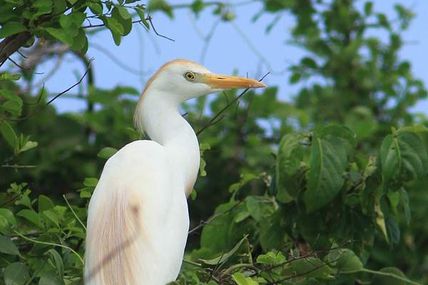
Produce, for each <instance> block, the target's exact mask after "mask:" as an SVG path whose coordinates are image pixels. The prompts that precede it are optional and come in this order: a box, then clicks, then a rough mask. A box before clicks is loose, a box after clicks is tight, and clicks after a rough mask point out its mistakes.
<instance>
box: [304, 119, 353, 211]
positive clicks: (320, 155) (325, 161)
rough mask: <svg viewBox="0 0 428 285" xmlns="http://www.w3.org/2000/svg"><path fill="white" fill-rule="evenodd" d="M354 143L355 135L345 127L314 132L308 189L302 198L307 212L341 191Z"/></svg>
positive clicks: (320, 206) (317, 207) (323, 204)
mask: <svg viewBox="0 0 428 285" xmlns="http://www.w3.org/2000/svg"><path fill="white" fill-rule="evenodd" d="M354 144H355V135H354V134H353V133H352V132H351V131H350V130H349V129H348V128H346V127H343V126H328V127H324V128H322V129H320V130H317V131H316V133H314V135H313V137H312V147H311V158H310V169H309V171H308V174H307V179H308V189H307V190H306V192H305V193H304V197H303V199H304V202H305V205H306V209H307V211H308V213H311V212H313V211H315V210H317V209H319V208H322V207H324V206H325V205H327V204H328V203H329V202H330V201H331V200H332V199H333V198H334V197H335V196H336V195H337V194H338V193H339V192H340V189H341V188H342V186H343V183H344V181H345V179H344V174H345V170H346V167H347V165H348V155H349V153H350V151H351V149H352V147H353V145H354Z"/></svg>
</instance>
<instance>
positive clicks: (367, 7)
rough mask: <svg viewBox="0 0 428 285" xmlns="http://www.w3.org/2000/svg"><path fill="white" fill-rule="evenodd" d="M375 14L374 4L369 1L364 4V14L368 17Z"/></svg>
mask: <svg viewBox="0 0 428 285" xmlns="http://www.w3.org/2000/svg"><path fill="white" fill-rule="evenodd" d="M372 12H373V2H371V1H367V2H366V3H365V4H364V14H366V15H367V16H368V15H370V14H371V13H372Z"/></svg>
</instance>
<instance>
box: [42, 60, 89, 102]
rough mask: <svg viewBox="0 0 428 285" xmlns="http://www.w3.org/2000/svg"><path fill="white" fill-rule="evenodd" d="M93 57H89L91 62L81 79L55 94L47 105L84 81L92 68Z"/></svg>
mask: <svg viewBox="0 0 428 285" xmlns="http://www.w3.org/2000/svg"><path fill="white" fill-rule="evenodd" d="M92 60H93V59H89V64H88V66H87V68H86V70H85V73H84V74H83V75H82V77H80V79H79V80H78V81H77V82H76V83H74V84H73V85H71V86H70V87H68V88H67V89H65V90H64V91H62V92H61V93H59V94H57V95H55V96H54V97H53V98H52V99H50V100H49V101H48V102H47V103H46V105H49V104H50V103H52V102H53V101H55V100H56V99H57V98H58V97H60V96H61V95H64V94H65V93H67V92H68V91H70V90H71V89H73V88H74V87H76V86H77V85H79V84H80V83H82V81H83V79H84V78H85V77H86V75H87V74H88V72H89V70H90V69H91V62H92Z"/></svg>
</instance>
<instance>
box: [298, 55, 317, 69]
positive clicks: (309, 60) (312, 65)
mask: <svg viewBox="0 0 428 285" xmlns="http://www.w3.org/2000/svg"><path fill="white" fill-rule="evenodd" d="M300 64H301V65H304V66H305V67H308V68H313V69H315V68H317V67H318V65H317V63H316V61H315V60H314V59H313V58H310V57H304V58H302V60H301V61H300Z"/></svg>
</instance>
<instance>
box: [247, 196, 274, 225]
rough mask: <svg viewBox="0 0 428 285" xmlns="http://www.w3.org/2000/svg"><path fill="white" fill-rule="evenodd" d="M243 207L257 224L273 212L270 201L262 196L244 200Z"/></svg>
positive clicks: (249, 197)
mask: <svg viewBox="0 0 428 285" xmlns="http://www.w3.org/2000/svg"><path fill="white" fill-rule="evenodd" d="M245 206H246V207H247V210H248V213H249V214H250V215H251V217H252V218H253V219H254V220H256V221H258V222H261V221H262V220H263V219H265V218H266V217H268V216H270V215H271V214H272V212H273V211H274V208H273V207H274V205H273V203H272V200H270V199H269V198H266V197H263V196H248V197H247V198H246V199H245Z"/></svg>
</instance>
